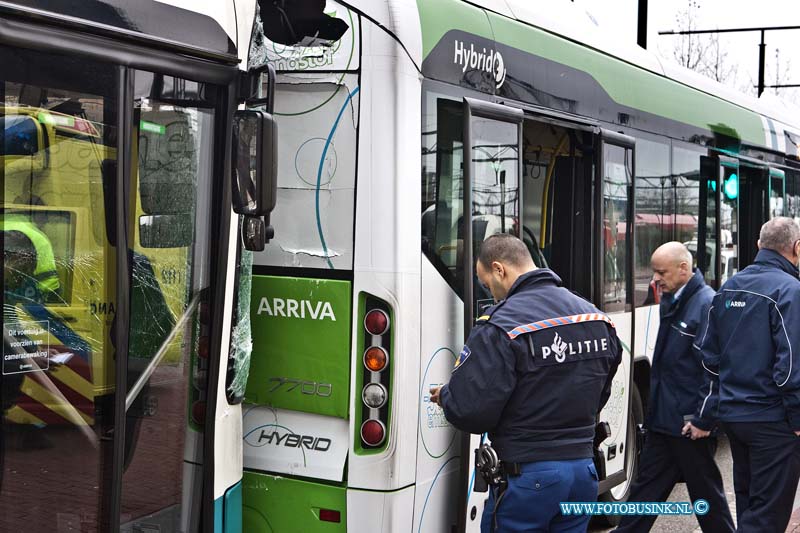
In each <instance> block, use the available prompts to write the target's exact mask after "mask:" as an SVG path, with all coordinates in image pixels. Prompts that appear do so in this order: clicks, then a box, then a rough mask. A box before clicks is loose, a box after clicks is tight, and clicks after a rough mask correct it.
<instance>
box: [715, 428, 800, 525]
mask: <svg viewBox="0 0 800 533" xmlns="http://www.w3.org/2000/svg"><path fill="white" fill-rule="evenodd" d="M724 427H725V433H727V434H728V438H729V439H730V442H731V455H733V486H734V489H735V491H736V518H737V526H738V527H737V531H742V532H746V533H750V532H757V533H762V532H764V533H766V532H770V531H775V532H779V533H783V532H784V531H786V526H787V524H788V523H789V519H790V518H791V516H792V507H793V505H794V495H795V492H797V481H798V479H800V437H798V436H796V435H795V434H794V432H793V431H792V430H791V428H790V427H789V424H788V422H786V421H783V422H727V423H725V424H724Z"/></svg>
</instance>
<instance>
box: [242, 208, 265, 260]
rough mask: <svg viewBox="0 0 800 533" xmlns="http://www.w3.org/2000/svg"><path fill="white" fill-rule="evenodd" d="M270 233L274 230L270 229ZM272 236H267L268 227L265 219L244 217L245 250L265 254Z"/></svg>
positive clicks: (243, 242)
mask: <svg viewBox="0 0 800 533" xmlns="http://www.w3.org/2000/svg"><path fill="white" fill-rule="evenodd" d="M269 229H270V231H271V230H272V228H269ZM268 237H269V238H271V237H272V235H269V236H268V235H267V225H266V224H265V223H264V219H263V218H259V217H251V216H246V217H244V221H243V224H242V244H244V249H245V250H250V251H251V252H263V251H264V247H265V246H266V243H267V241H268V240H269V238H268Z"/></svg>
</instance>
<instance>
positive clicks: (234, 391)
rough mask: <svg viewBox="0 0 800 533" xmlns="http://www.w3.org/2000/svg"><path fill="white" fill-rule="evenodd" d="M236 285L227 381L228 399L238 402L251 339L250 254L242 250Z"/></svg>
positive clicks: (242, 386) (248, 366)
mask: <svg viewBox="0 0 800 533" xmlns="http://www.w3.org/2000/svg"><path fill="white" fill-rule="evenodd" d="M242 221H243V217H239V234H240V235H241V231H242ZM237 268H238V280H239V282H238V284H237V287H236V291H237V293H236V309H235V310H234V315H233V319H234V321H235V323H234V326H233V331H232V332H231V345H230V353H229V354H228V357H229V359H230V363H229V365H232V369H231V372H232V373H231V374H230V376H229V379H228V386H227V392H228V398H229V399H231V400H236V401H239V400H241V399H242V398H243V397H244V389H245V386H246V385H247V378H248V376H249V375H250V356H251V355H252V353H253V335H252V328H251V322H250V297H251V296H252V294H253V252H250V251H248V250H245V249H244V248H243V247H242V249H241V252H240V255H239V262H238V265H237Z"/></svg>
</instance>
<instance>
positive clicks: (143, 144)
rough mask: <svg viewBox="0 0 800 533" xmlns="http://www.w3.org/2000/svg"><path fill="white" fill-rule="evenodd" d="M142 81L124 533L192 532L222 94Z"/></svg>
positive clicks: (137, 101) (161, 80)
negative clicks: (187, 465) (189, 464)
mask: <svg viewBox="0 0 800 533" xmlns="http://www.w3.org/2000/svg"><path fill="white" fill-rule="evenodd" d="M134 80H135V83H134V85H135V94H134V113H133V118H134V120H133V126H134V132H133V133H134V134H133V154H132V160H133V164H134V166H133V169H132V172H131V184H130V190H131V196H132V198H131V201H130V206H131V210H132V212H131V213H130V215H129V218H128V227H129V234H130V235H132V236H133V241H132V242H131V243H129V244H131V246H130V252H131V253H130V255H129V257H130V258H131V264H130V271H131V279H130V290H131V293H130V329H129V333H130V335H129V341H128V375H127V383H128V390H127V395H126V409H127V417H126V435H125V472H124V475H123V482H122V505H121V518H120V521H121V526H122V530H123V531H138V530H139V529H141V528H145V527H148V528H154V527H156V526H157V527H158V528H159V530H160V531H184V530H187V531H191V530H194V527H187V526H186V525H183V524H181V514H182V512H183V513H184V515H186V516H189V517H190V518H189V520H192V519H194V520H196V519H197V516H198V515H199V512H198V511H199V503H200V490H201V487H199V486H197V487H188V486H187V487H185V486H184V483H185V482H186V479H184V476H183V469H184V454H188V455H189V457H187V460H189V461H195V462H200V461H201V455H200V454H201V451H200V450H201V448H200V446H199V444H200V443H201V442H202V438H201V432H202V431H203V427H204V424H205V406H206V399H207V398H206V395H207V383H206V381H207V377H208V356H209V346H208V334H209V332H208V328H209V316H210V309H209V308H208V298H209V279H210V278H209V270H210V256H211V253H210V244H211V242H210V228H211V216H210V213H211V203H210V197H211V186H212V176H213V173H214V152H213V138H214V120H215V116H214V109H213V107H214V105H215V103H216V91H215V88H214V87H210V86H206V85H204V84H198V83H195V82H191V81H188V80H182V79H177V78H171V77H168V76H162V75H153V74H150V73H147V72H138V71H137V72H136V73H135V77H134ZM165 442H168V443H169V446H165V445H164V443H165ZM153 465H158V468H157V469H156V472H155V473H154V469H153ZM187 479H191V478H187ZM198 480H199V477H198ZM182 495H183V499H182ZM187 495H188V497H187ZM185 505H188V506H189V507H190V508H188V509H184V508H183V507H184V506H185ZM191 517H194V518H191Z"/></svg>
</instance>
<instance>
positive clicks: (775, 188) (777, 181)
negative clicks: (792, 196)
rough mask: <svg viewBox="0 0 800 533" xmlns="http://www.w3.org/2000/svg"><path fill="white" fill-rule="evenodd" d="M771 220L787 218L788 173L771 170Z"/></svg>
mask: <svg viewBox="0 0 800 533" xmlns="http://www.w3.org/2000/svg"><path fill="white" fill-rule="evenodd" d="M768 198H769V218H770V219H773V218H775V217H784V216H786V212H787V211H786V173H785V172H784V171H782V170H780V169H777V168H770V169H769V196H768Z"/></svg>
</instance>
